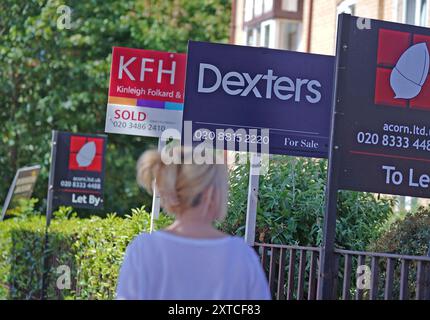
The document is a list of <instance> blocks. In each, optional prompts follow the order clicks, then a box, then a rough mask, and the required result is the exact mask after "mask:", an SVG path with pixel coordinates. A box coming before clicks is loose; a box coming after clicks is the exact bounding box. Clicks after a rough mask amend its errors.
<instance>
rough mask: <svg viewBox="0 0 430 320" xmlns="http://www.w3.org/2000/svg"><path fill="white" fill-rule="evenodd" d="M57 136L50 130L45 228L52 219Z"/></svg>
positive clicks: (55, 132) (56, 133) (54, 131)
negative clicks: (49, 160) (49, 166)
mask: <svg viewBox="0 0 430 320" xmlns="http://www.w3.org/2000/svg"><path fill="white" fill-rule="evenodd" d="M57 135H58V131H56V130H52V139H51V162H50V165H51V168H50V170H49V180H48V195H47V199H46V200H47V201H46V228H48V227H49V225H50V224H51V217H52V202H53V199H54V176H55V160H56V158H57Z"/></svg>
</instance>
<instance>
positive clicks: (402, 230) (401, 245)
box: [368, 206, 430, 298]
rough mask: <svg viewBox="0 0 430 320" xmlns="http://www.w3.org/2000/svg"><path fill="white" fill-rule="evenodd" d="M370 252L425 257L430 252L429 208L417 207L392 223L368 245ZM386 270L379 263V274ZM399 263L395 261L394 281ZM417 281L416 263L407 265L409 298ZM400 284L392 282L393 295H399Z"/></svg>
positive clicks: (397, 275) (384, 266) (398, 275)
mask: <svg viewBox="0 0 430 320" xmlns="http://www.w3.org/2000/svg"><path fill="white" fill-rule="evenodd" d="M368 249H369V250H370V251H377V252H386V253H394V254H402V255H414V256H426V255H427V254H428V253H429V250H430V206H429V207H419V208H418V209H417V211H416V212H408V213H406V215H405V217H404V218H402V219H399V220H397V221H395V222H393V223H392V224H391V225H390V226H389V227H388V228H387V230H386V231H385V232H384V233H383V234H382V235H381V236H380V238H379V239H378V240H377V241H375V243H373V244H371V245H369V247H368ZM385 268H386V265H385V263H380V270H381V274H382V273H383V272H384V270H385ZM400 272H401V270H400V263H399V261H398V260H397V261H396V263H395V268H394V279H400ZM416 281H417V263H416V262H410V264H409V276H408V284H409V297H410V298H412V297H415V294H416ZM399 290H400V283H399V282H398V281H395V282H394V286H393V294H394V296H398V295H399Z"/></svg>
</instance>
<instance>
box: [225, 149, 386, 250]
mask: <svg viewBox="0 0 430 320" xmlns="http://www.w3.org/2000/svg"><path fill="white" fill-rule="evenodd" d="M326 176H327V162H326V161H325V160H316V159H307V158H295V157H285V156H274V157H272V158H271V160H270V166H269V171H268V173H267V174H266V175H263V176H261V177H260V186H259V198H258V207H257V229H256V237H257V239H259V241H261V242H268V243H282V244H299V245H311V246H315V245H320V244H321V241H322V224H323V217H324V196H325V193H324V192H325V185H326ZM248 177H249V165H238V166H236V167H235V168H234V170H233V172H232V173H231V176H230V199H229V212H228V216H227V220H226V221H225V222H224V223H222V225H221V228H222V229H223V230H225V231H226V232H229V233H236V234H238V235H243V234H244V231H245V230H244V225H245V217H246V206H247V189H248ZM338 198H339V199H338V221H337V226H336V228H337V229H336V240H337V246H338V247H345V248H348V249H352V250H363V249H365V247H366V246H367V245H368V244H369V243H370V242H371V241H373V240H374V239H376V238H377V237H378V235H379V234H380V232H381V229H382V226H383V225H384V223H385V221H386V220H387V218H388V217H389V216H390V215H391V214H392V205H393V200H391V199H386V198H380V199H378V198H377V197H375V195H374V194H371V193H363V192H349V191H348V192H347V191H341V192H339V197H338Z"/></svg>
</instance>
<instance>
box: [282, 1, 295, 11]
mask: <svg viewBox="0 0 430 320" xmlns="http://www.w3.org/2000/svg"><path fill="white" fill-rule="evenodd" d="M282 10H283V11H288V12H297V11H299V0H282Z"/></svg>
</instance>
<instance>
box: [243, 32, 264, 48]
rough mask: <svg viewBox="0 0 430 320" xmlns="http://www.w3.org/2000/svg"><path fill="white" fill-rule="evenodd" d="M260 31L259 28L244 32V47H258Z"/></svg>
mask: <svg viewBox="0 0 430 320" xmlns="http://www.w3.org/2000/svg"><path fill="white" fill-rule="evenodd" d="M260 37H261V29H260V27H257V28H251V29H248V30H247V31H246V45H247V46H257V47H258V46H260Z"/></svg>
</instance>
